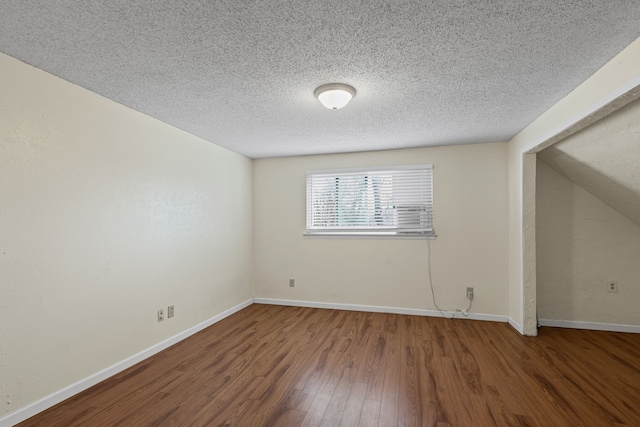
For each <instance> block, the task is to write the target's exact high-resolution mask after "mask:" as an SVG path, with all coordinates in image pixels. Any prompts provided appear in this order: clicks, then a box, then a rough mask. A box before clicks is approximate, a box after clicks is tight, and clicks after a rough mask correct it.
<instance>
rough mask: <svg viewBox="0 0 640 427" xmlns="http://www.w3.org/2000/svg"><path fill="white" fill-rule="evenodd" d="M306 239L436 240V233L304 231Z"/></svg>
mask: <svg viewBox="0 0 640 427" xmlns="http://www.w3.org/2000/svg"><path fill="white" fill-rule="evenodd" d="M304 237H305V239H382V240H386V239H399V240H435V238H436V237H437V235H436V234H395V233H388V234H385V233H330V232H327V233H304Z"/></svg>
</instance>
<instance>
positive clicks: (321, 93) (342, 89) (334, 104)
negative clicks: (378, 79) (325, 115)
mask: <svg viewBox="0 0 640 427" xmlns="http://www.w3.org/2000/svg"><path fill="white" fill-rule="evenodd" d="M313 94H314V95H315V96H316V98H318V101H320V102H321V103H322V105H324V106H325V107H327V108H328V109H330V110H339V109H340V108H342V107H344V106H345V105H347V104H348V103H349V101H351V98H353V97H354V96H356V90H355V89H354V88H353V87H351V86H349V85H346V84H343V83H329V84H326V85H322V86H319V87H318V88H317V89H316V90H315V92H313Z"/></svg>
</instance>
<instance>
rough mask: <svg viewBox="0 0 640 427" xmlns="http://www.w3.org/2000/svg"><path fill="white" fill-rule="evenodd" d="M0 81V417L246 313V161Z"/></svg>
mask: <svg viewBox="0 0 640 427" xmlns="http://www.w3.org/2000/svg"><path fill="white" fill-rule="evenodd" d="M0 70H1V71H0V74H1V76H2V78H1V79H0V287H1V291H0V396H2V399H1V400H0V408H1V410H0V418H1V417H3V416H6V415H8V414H10V413H12V412H14V411H16V410H18V409H20V408H23V407H25V406H26V405H29V404H31V403H33V402H35V401H38V400H40V399H42V398H44V397H45V396H47V395H49V394H50V393H54V392H57V391H58V390H60V389H62V388H64V387H67V386H69V385H71V384H73V383H75V382H76V381H80V380H82V379H84V378H86V377H88V376H90V375H93V374H95V373H96V372H98V371H100V370H102V369H104V368H107V367H109V366H111V365H113V364H114V363H117V362H120V361H122V360H123V359H126V358H128V357H130V356H132V355H134V354H135V353H137V352H140V351H142V350H144V349H147V348H149V347H151V346H153V345H156V344H158V343H160V342H162V341H163V340H165V339H167V338H169V337H172V336H174V335H176V334H178V333H180V332H183V331H185V330H187V329H189V328H191V327H193V326H194V325H197V324H199V323H200V322H203V321H206V320H207V319H210V318H211V317H212V316H215V315H217V314H219V313H222V312H224V311H225V310H228V309H229V308H231V307H234V306H236V305H238V304H240V303H242V302H244V301H247V300H248V299H250V298H251V296H252V291H251V265H252V231H251V228H252V212H253V210H252V162H251V160H250V159H247V158H245V157H243V156H240V155H237V154H234V153H232V152H230V151H228V150H226V149H223V148H220V147H218V146H216V145H214V144H211V143H209V142H206V141H204V140H201V139H199V138H196V137H194V136H192V135H190V134H187V133H185V132H183V131H180V130H179V129H176V128H173V127H171V126H168V125H166V124H164V123H161V122H159V121H157V120H155V119H152V118H150V117H148V116H145V115H143V114H140V113H138V112H135V111H133V110H131V109H128V108H125V107H123V106H122V105H119V104H117V103H114V102H112V101H110V100H107V99H105V98H102V97H100V96H98V95H96V94H94V93H91V92H89V91H87V90H84V89H82V88H80V87H77V86H74V85H72V84H70V83H68V82H66V81H63V80H61V79H59V78H56V77H54V76H52V75H49V74H47V73H44V72H42V71H40V70H38V69H35V68H33V67H31V66H28V65H26V64H24V63H21V62H19V61H17V60H15V59H12V58H10V57H8V56H6V55H2V54H0ZM168 305H174V306H175V317H174V318H171V319H165V320H164V321H163V322H158V321H157V316H156V311H157V310H158V309H161V308H163V309H164V310H165V316H166V309H167V306H168Z"/></svg>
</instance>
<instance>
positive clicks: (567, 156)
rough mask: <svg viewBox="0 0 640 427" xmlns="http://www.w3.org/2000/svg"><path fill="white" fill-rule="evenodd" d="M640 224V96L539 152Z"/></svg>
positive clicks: (597, 195) (541, 158)
mask: <svg viewBox="0 0 640 427" xmlns="http://www.w3.org/2000/svg"><path fill="white" fill-rule="evenodd" d="M538 159H539V160H541V161H543V162H544V163H546V164H547V165H549V166H550V167H552V168H553V169H555V170H556V171H557V172H559V173H560V174H562V175H564V176H565V177H566V178H567V179H569V180H570V181H572V182H574V183H575V184H576V185H579V186H580V187H582V188H583V189H585V190H586V191H588V192H589V193H591V194H592V195H594V196H595V197H597V198H598V199H600V200H601V201H603V202H604V203H606V204H607V205H609V206H611V207H612V208H613V209H615V210H616V211H618V212H619V213H620V214H622V215H624V216H625V217H626V218H628V219H629V220H631V221H632V222H634V223H635V224H636V225H637V226H638V227H640V100H636V101H633V102H632V103H630V104H628V105H626V106H625V107H623V108H621V109H620V110H618V111H616V112H615V113H613V114H612V115H610V116H607V117H605V118H604V119H602V120H600V121H599V122H597V123H595V124H593V125H592V126H590V127H588V128H586V129H584V130H582V131H580V132H578V133H576V134H575V135H572V136H571V137H569V138H567V139H566V140H564V141H562V142H560V143H558V144H555V145H553V146H551V147H549V148H547V149H545V150H542V151H541V152H539V153H538Z"/></svg>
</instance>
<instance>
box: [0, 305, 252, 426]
mask: <svg viewBox="0 0 640 427" xmlns="http://www.w3.org/2000/svg"><path fill="white" fill-rule="evenodd" d="M252 303H253V299H248V300H247V301H245V302H243V303H240V304H238V305H236V306H235V307H232V308H230V309H228V310H226V311H223V312H222V313H220V314H218V315H216V316H213V317H212V318H210V319H208V320H205V321H204V322H202V323H199V324H197V325H195V326H193V327H191V328H189V329H187V330H186V331H184V332H180V333H179V334H177V335H174V336H172V337H171V338H168V339H166V340H164V341H162V342H160V343H158V344H156V345H153V346H151V347H149V348H147V349H146V350H142V351H141V352H139V353H137V354H134V355H133V356H131V357H128V358H126V359H124V360H122V361H120V362H118V363H116V364H115V365H112V366H109V367H108V368H106V369H103V370H102V371H100V372H97V373H95V374H93V375H91V376H89V377H87V378H85V379H82V380H80V381H78V382H77V383H75V384H71V385H70V386H68V387H65V388H63V389H62V390H59V391H57V392H55V393H52V394H50V395H49V396H47V397H45V398H43V399H40V400H38V401H37V402H34V403H32V404H30V405H28V406H25V407H24V408H21V409H18V410H17V411H15V412H13V413H11V414H9V415H7V416H5V417H3V418H0V427H11V426H14V425H16V424H18V423H21V422H22V421H24V420H26V419H27V418H30V417H32V416H34V415H36V414H38V413H40V412H42V411H44V410H45V409H48V408H50V407H52V406H54V405H57V404H58V403H60V402H62V401H63V400H65V399H68V398H70V397H71V396H74V395H76V394H78V393H80V392H81V391H84V390H86V389H88V388H89V387H91V386H94V385H96V384H98V383H99V382H100V381H104V380H106V379H107V378H109V377H112V376H114V375H115V374H117V373H119V372H122V371H124V370H125V369H127V368H130V367H131V366H133V365H135V364H136V363H138V362H141V361H143V360H144V359H147V358H149V357H151V356H153V355H154V354H156V353H159V352H161V351H162V350H164V349H166V348H169V347H171V346H172V345H174V344H176V343H178V342H180V341H182V340H183V339H185V338H188V337H190V336H191V335H193V334H195V333H197V332H200V331H201V330H203V329H205V328H207V327H209V326H211V325H213V324H214V323H217V322H219V321H220V320H222V319H224V318H225V317H228V316H230V315H232V314H233V313H235V312H237V311H240V310H242V309H243V308H245V307H248V306H250V305H251V304H252Z"/></svg>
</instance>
